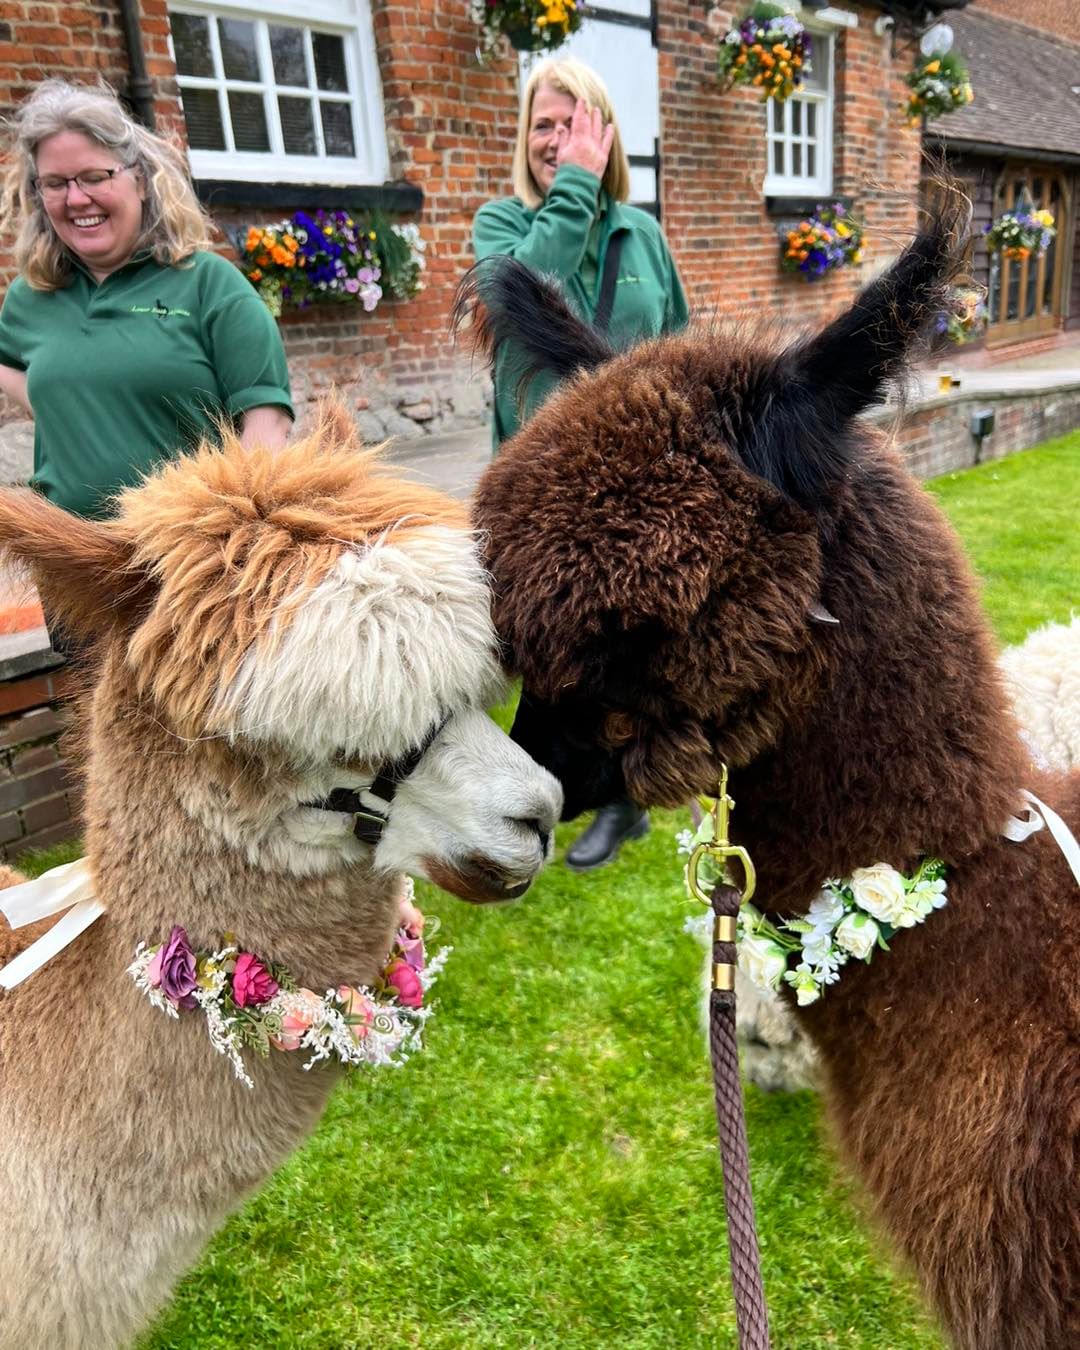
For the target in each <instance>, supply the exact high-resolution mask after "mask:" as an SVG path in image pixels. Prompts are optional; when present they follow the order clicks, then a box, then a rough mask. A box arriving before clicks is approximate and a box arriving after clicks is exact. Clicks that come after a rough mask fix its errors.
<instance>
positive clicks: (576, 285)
mask: <svg viewBox="0 0 1080 1350" xmlns="http://www.w3.org/2000/svg"><path fill="white" fill-rule="evenodd" d="M614 234H622V235H623V236H624V238H623V245H622V253H621V254H620V255H619V275H618V277H617V279H616V283H615V296H614V302H613V304H612V309H611V321H610V324H609V328H608V331H609V334H610V336H611V339H612V341H613V342H614V343H615V345H616V346H617V347H625V346H628V345H630V344H631V343H632V342H636V341H639V340H641V339H642V338H650V337H658V336H659V335H660V334H661V333H672V332H677V331H678V330H679V329H681V328H685V326H686V324H687V322H688V320H689V317H690V311H689V308H688V306H687V303H686V296H685V294H684V292H683V288H682V282H681V281H680V280H679V273H678V271H677V270H676V267H675V263H674V261H673V259H672V257H671V253H670V251H669V249H668V246H667V242H666V240H665V239H664V235H663V232H662V231H661V229H660V226H659V224H658V223H657V222H656V220H654V218H653V217H652V216H650V215H647V214H646V213H645V212H644V211H639V210H638V209H637V208H636V207H633V206H626V205H624V204H623V203H621V202H615V201H612V200H611V198H610V197H609V196H608V195H607V193H606V192H604V191H603V190H602V189H601V187H600V179H599V178H597V177H596V175H595V174H593V173H590V172H589V171H588V170H587V169H582V168H581V167H580V166H578V165H576V164H563V165H560V167H559V169H558V171H557V172H556V174H555V178H554V180H553V181H552V184H551V187H550V188H549V189H548V194H547V196H546V197H545V198H544V201H543V202H542V203H541V205H540V206H539V207H538V208H537V209H536V210H535V211H534V210H530V208H529V207H527V206H526V205H525V203H524V202H523V201H522V200H521V199H520V198H519V197H504V198H502V199H501V200H499V201H493V202H487V203H485V205H483V206H482V207H481V208H480V210H479V211H478V212H477V213H476V219H475V220H474V222H473V251H474V252H475V254H476V256H477V258H478V259H480V258H489V257H491V256H492V255H493V254H497V253H505V254H509V255H510V257H512V258H516V259H517V260H518V261H519V262H522V263H524V264H525V265H526V266H527V267H531V268H533V270H534V271H537V272H542V273H544V274H545V275H548V276H554V277H556V278H558V280H559V281H560V282H561V284H562V288H563V291H564V292H565V294H566V297H567V299H568V300H569V301H570V304H571V305H572V306H573V308H574V309H575V310H576V311H577V313H578V314H579V315H580V316H581V317H582V318H583V319H584V320H585V321H586V322H587V323H592V321H593V319H594V318H595V317H596V306H597V303H598V302H599V299H600V278H601V276H602V274H603V268H604V259H605V257H606V256H607V249H608V243H609V241H610V240H611V237H612V235H614ZM518 369H519V358H518V355H517V353H515V352H514V351H513V350H512V346H511V345H509V344H508V346H507V347H505V348H504V349H503V350H502V351H501V352H500V353H499V357H498V359H497V361H496V363H495V408H494V418H493V425H492V440H493V442H494V445H495V447H496V448H498V446H499V445H500V444H501V443H502V442H503V441H504V440H506V439H507V438H508V437H510V436H512V435H513V434H514V432H515V431H517V429H518V427H519V426H520V425H521V422H523V421H527V420H528V418H529V417H531V416H532V414H533V413H534V412H535V411H536V409H537V408H538V407H539V406H540V404H541V403H542V402H543V401H544V400H545V399H546V398H547V396H548V395H549V394H550V393H551V391H552V389H553V388H554V387H555V384H556V381H555V379H554V377H553V376H549V375H540V376H538V377H537V378H536V379H534V380H533V381H532V382H531V384H530V385H529V389H528V393H527V395H526V397H525V401H524V404H523V406H521V407H519V406H518V399H517V388H516V386H517V370H518Z"/></svg>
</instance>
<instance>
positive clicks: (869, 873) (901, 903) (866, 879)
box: [850, 863, 910, 928]
mask: <svg viewBox="0 0 1080 1350" xmlns="http://www.w3.org/2000/svg"><path fill="white" fill-rule="evenodd" d="M850 884H851V893H852V895H853V896H854V897H855V903H856V904H857V905H858V906H859V908H860V909H865V910H866V912H867V913H868V914H872V915H873V916H874V918H875V919H879V920H880V921H881V922H882V923H888V924H891V925H892V926H893V927H894V928H900V927H902V926H909V925H907V924H904V920H905V918H907V915H908V903H907V892H906V891H905V890H904V878H903V877H902V876H901V875H900V873H899V872H898V871H897V870H896V868H895V867H890V866H889V864H888V863H875V864H874V865H873V867H856V869H855V871H854V872H852V874H851V883H850ZM909 923H910V920H909Z"/></svg>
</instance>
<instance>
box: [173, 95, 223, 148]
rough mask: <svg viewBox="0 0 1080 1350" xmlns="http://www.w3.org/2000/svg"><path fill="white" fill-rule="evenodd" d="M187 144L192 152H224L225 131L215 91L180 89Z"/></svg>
mask: <svg viewBox="0 0 1080 1350" xmlns="http://www.w3.org/2000/svg"><path fill="white" fill-rule="evenodd" d="M180 98H181V100H182V102H183V105H184V121H185V122H186V123H187V134H188V144H189V145H190V146H191V148H192V150H224V149H225V131H224V128H223V127H222V125H221V106H220V104H219V103H218V96H217V90H216V89H181V90H180Z"/></svg>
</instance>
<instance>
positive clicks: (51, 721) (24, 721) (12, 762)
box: [0, 672, 81, 859]
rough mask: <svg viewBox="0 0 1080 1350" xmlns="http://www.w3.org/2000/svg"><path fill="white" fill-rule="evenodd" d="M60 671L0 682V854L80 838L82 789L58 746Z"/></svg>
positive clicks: (62, 717)
mask: <svg viewBox="0 0 1080 1350" xmlns="http://www.w3.org/2000/svg"><path fill="white" fill-rule="evenodd" d="M64 690H65V680H64V676H63V673H62V672H56V673H49V674H35V675H28V676H24V677H23V678H21V679H14V680H6V681H4V682H3V683H0V856H2V857H4V858H5V859H10V858H14V857H16V856H17V855H18V854H20V853H23V852H25V851H26V850H27V849H31V848H45V847H47V846H48V845H49V844H55V843H57V842H58V841H60V840H62V839H72V838H74V837H75V836H76V835H78V833H79V831H80V829H81V825H80V821H79V817H80V791H79V788H78V785H77V783H76V782H75V779H74V777H73V775H72V774H71V771H70V769H69V768H68V766H67V764H66V763H65V761H64V759H63V757H62V755H61V752H60V747H59V744H58V741H59V738H60V735H61V734H62V732H63V731H64V729H65V728H66V726H67V715H66V712H65V710H64V706H63V704H62V703H58V702H57V700H58V699H59V698H60V697H61V696H62V695H63V693H64Z"/></svg>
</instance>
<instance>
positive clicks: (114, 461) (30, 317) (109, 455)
mask: <svg viewBox="0 0 1080 1350" xmlns="http://www.w3.org/2000/svg"><path fill="white" fill-rule="evenodd" d="M0 363H2V364H4V365H6V366H13V367H14V368H15V369H16V370H25V371H26V372H27V394H28V396H29V399H30V406H31V407H32V408H33V410H34V476H33V478H32V479H31V485H32V486H33V487H35V488H36V489H37V490H38V491H39V492H41V493H42V494H43V495H44V496H46V497H48V498H49V499H50V501H54V502H56V503H57V505H59V506H63V507H65V508H66V509H67V510H69V511H73V512H75V513H76V514H77V515H81V516H93V517H102V516H104V515H107V514H108V512H109V498H110V496H111V495H112V494H113V493H115V492H117V491H118V490H119V489H120V488H122V487H127V486H129V485H130V484H133V483H136V482H138V481H139V479H140V478H141V477H142V476H143V475H144V474H146V473H148V472H150V471H152V470H153V469H154V467H155V466H156V465H157V464H158V463H160V462H161V460H163V459H170V458H172V457H174V456H175V455H178V454H180V453H182V452H183V451H185V450H188V449H191V448H192V447H193V446H195V445H196V444H197V443H198V442H199V440H200V439H201V438H202V437H204V436H209V437H211V438H214V436H215V429H214V424H213V418H214V417H215V416H221V415H222V414H226V415H228V416H229V417H234V418H235V417H238V416H239V415H240V414H241V413H243V412H245V411H246V410H247V409H249V408H255V407H259V406H260V405H263V404H275V405H277V406H278V407H282V408H284V409H285V410H286V412H288V413H289V414H290V416H291V415H292V404H291V402H290V398H289V372H288V367H287V365H286V363H285V351H284V348H283V347H282V343H281V336H280V334H279V333H278V331H277V325H276V324H275V322H274V320H273V318H272V317H271V315H270V312H269V311H268V310H267V308H266V306H265V305H264V304H263V302H262V301H261V300H260V299H259V297H258V295H257V294H256V293H255V290H254V288H253V287H252V286H251V284H250V283H249V282H248V281H247V279H246V278H245V277H244V276H243V275H242V274H241V273H240V271H239V270H238V269H237V268H236V267H234V266H233V265H232V263H230V262H228V261H227V260H226V259H225V258H222V257H220V256H219V255H218V254H216V253H210V252H199V253H196V254H194V255H193V257H192V258H190V259H188V260H187V262H185V263H182V264H181V265H180V266H178V267H168V266H164V267H163V266H161V265H160V264H158V263H156V262H154V261H153V259H152V258H150V257H147V256H142V257H136V258H134V259H133V260H132V261H131V262H129V263H128V264H127V265H126V266H125V267H122V268H120V270H119V271H117V272H114V273H113V274H112V275H111V276H108V277H106V278H105V280H104V281H103V282H101V284H100V285H99V284H97V283H96V282H95V281H94V280H93V278H92V277H91V276H90V275H89V274H88V273H86V272H85V271H83V270H82V269H81V268H76V269H75V270H74V272H73V275H72V278H71V281H70V283H69V284H68V285H67V286H65V287H64V288H63V289H61V290H58V291H35V290H33V289H31V287H30V286H28V285H27V284H26V282H25V281H24V280H23V279H22V278H21V277H20V278H18V279H17V280H15V281H14V282H13V283H12V285H11V287H10V288H9V290H8V293H7V296H6V298H5V300H4V307H3V310H2V311H0Z"/></svg>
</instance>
